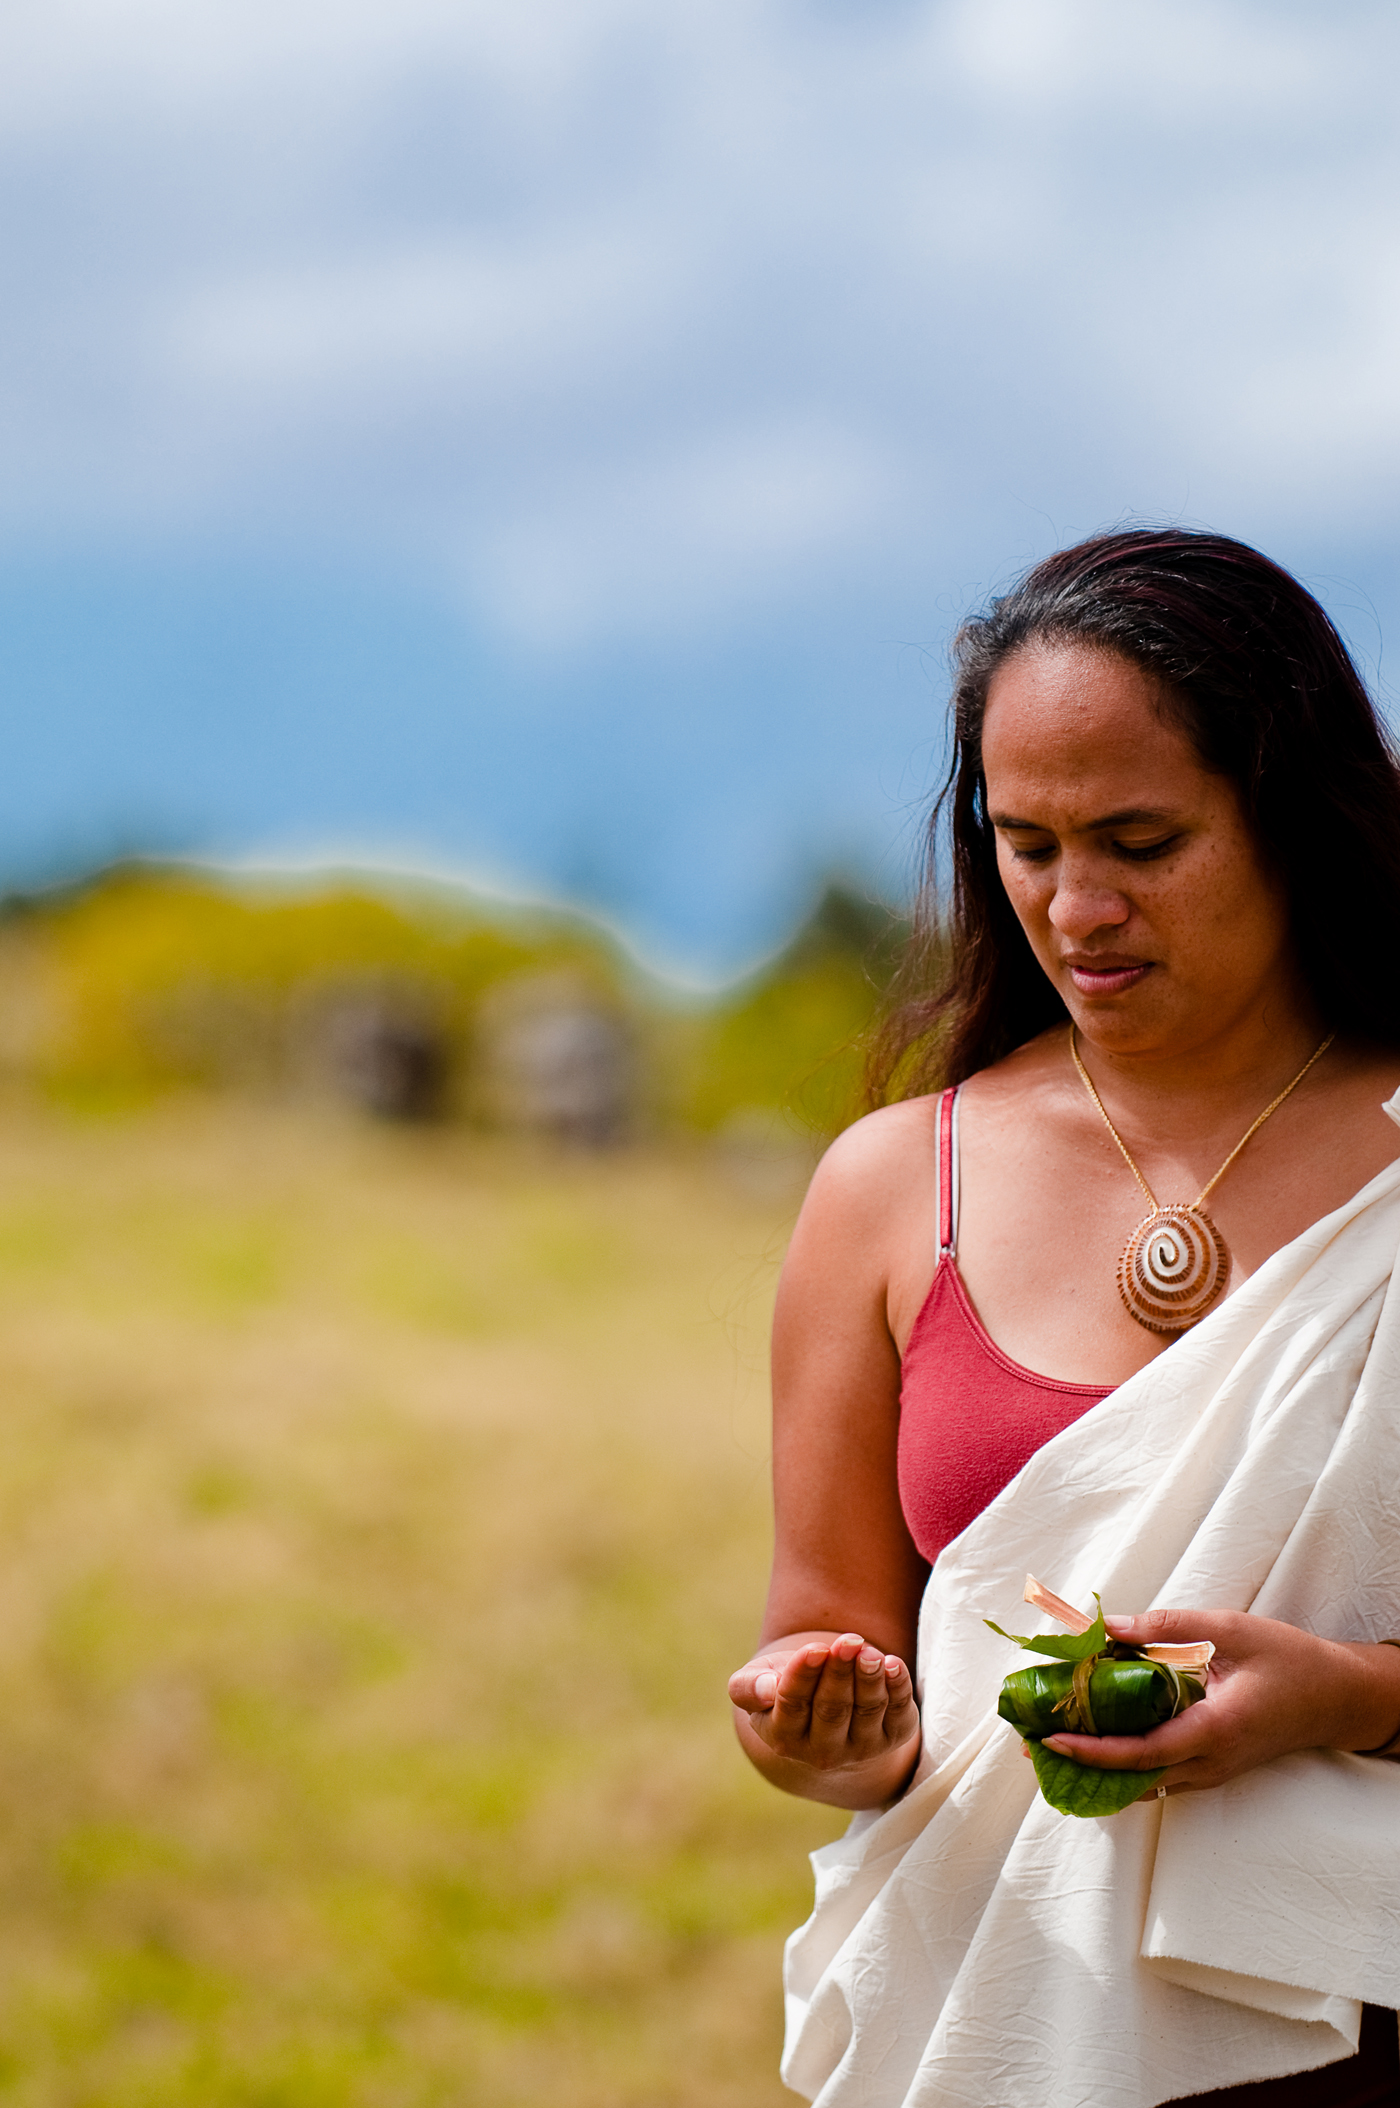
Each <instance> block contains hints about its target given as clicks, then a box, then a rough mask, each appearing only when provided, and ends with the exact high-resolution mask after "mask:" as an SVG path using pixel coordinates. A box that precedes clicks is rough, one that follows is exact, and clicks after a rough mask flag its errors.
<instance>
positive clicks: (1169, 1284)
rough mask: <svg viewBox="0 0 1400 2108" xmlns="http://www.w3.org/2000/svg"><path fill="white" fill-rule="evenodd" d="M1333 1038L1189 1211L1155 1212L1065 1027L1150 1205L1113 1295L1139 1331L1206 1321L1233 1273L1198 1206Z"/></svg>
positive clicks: (1179, 1206)
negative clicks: (1117, 1294)
mask: <svg viewBox="0 0 1400 2108" xmlns="http://www.w3.org/2000/svg"><path fill="white" fill-rule="evenodd" d="M1336 1036H1337V1035H1336V1033H1335V1032H1329V1033H1328V1035H1327V1037H1326V1039H1324V1040H1323V1042H1322V1045H1321V1046H1320V1047H1318V1048H1317V1049H1316V1051H1315V1052H1314V1053H1312V1054H1310V1055H1309V1056H1308V1058H1307V1060H1306V1061H1305V1062H1304V1063H1303V1066H1302V1068H1301V1069H1299V1071H1298V1073H1297V1075H1296V1076H1295V1077H1294V1078H1293V1081H1292V1082H1291V1083H1290V1084H1289V1085H1288V1086H1287V1088H1286V1089H1284V1090H1281V1091H1280V1092H1279V1094H1278V1096H1277V1098H1275V1099H1274V1100H1273V1102H1272V1104H1270V1105H1266V1106H1265V1107H1264V1110H1263V1112H1262V1113H1260V1115H1259V1118H1258V1119H1257V1120H1256V1121H1255V1123H1254V1125H1253V1126H1252V1127H1251V1128H1250V1130H1249V1132H1248V1133H1247V1134H1245V1135H1242V1136H1241V1137H1240V1140H1239V1141H1238V1142H1236V1144H1235V1146H1234V1148H1233V1149H1232V1150H1231V1151H1230V1154H1229V1155H1228V1156H1227V1157H1226V1159H1225V1161H1224V1163H1223V1164H1222V1165H1221V1167H1220V1169H1219V1170H1218V1171H1217V1172H1216V1174H1215V1177H1214V1178H1212V1179H1207V1181H1206V1183H1205V1185H1204V1186H1202V1188H1201V1190H1200V1192H1199V1193H1198V1194H1197V1195H1196V1198H1195V1199H1194V1200H1193V1201H1192V1202H1190V1204H1189V1205H1188V1204H1187V1203H1186V1202H1184V1201H1175V1202H1173V1203H1172V1205H1171V1206H1170V1207H1167V1208H1164V1207H1161V1206H1159V1204H1158V1201H1157V1196H1156V1194H1155V1193H1154V1192H1153V1191H1152V1188H1151V1187H1150V1186H1149V1185H1148V1183H1147V1180H1146V1179H1145V1178H1144V1177H1143V1175H1142V1173H1141V1172H1140V1171H1139V1170H1138V1167H1137V1165H1136V1164H1135V1163H1134V1162H1133V1160H1132V1157H1131V1156H1130V1155H1129V1154H1128V1145H1127V1143H1126V1142H1125V1141H1124V1140H1123V1137H1122V1135H1120V1134H1119V1132H1118V1129H1117V1128H1116V1127H1115V1126H1114V1124H1113V1122H1112V1121H1111V1120H1110V1119H1109V1117H1108V1112H1107V1110H1106V1108H1105V1106H1104V1102H1103V1099H1102V1098H1101V1097H1100V1096H1099V1094H1098V1092H1097V1091H1096V1090H1095V1089H1094V1084H1093V1079H1092V1077H1091V1076H1090V1074H1089V1072H1088V1070H1087V1069H1086V1068H1085V1066H1084V1064H1083V1062H1082V1061H1081V1060H1080V1059H1079V1047H1078V1045H1077V1042H1076V1034H1075V1029H1074V1026H1073V1025H1071V1026H1070V1028H1069V1051H1070V1054H1071V1055H1072V1056H1073V1059H1074V1066H1075V1067H1076V1068H1077V1069H1078V1071H1079V1074H1080V1078H1081V1080H1082V1082H1083V1085H1084V1088H1085V1090H1086V1091H1087V1092H1088V1093H1089V1096H1090V1097H1091V1098H1092V1099H1093V1101H1094V1103H1095V1105H1097V1107H1098V1109H1099V1111H1100V1113H1101V1114H1102V1115H1103V1124H1104V1126H1105V1127H1106V1128H1107V1129H1108V1131H1109V1133H1110V1134H1111V1135H1112V1137H1113V1139H1114V1141H1115V1142H1116V1143H1117V1144H1118V1147H1119V1149H1120V1150H1121V1151H1122V1154H1123V1161H1124V1163H1125V1164H1126V1165H1127V1167H1128V1169H1129V1170H1130V1171H1131V1172H1132V1174H1133V1177H1134V1178H1135V1179H1136V1180H1137V1182H1138V1184H1139V1185H1140V1186H1141V1187H1142V1190H1143V1192H1144V1193H1145V1194H1146V1195H1147V1205H1148V1207H1149V1208H1150V1209H1151V1210H1152V1213H1151V1214H1150V1215H1146V1216H1144V1217H1143V1220H1142V1221H1141V1222H1140V1223H1139V1224H1138V1226H1137V1228H1136V1229H1135V1230H1134V1231H1133V1234H1132V1236H1131V1237H1130V1238H1129V1239H1128V1241H1127V1243H1126V1244H1125V1245H1124V1247H1123V1250H1122V1252H1121V1253H1120V1255H1119V1259H1118V1293H1119V1295H1120V1296H1121V1297H1122V1298H1123V1301H1124V1302H1125V1303H1126V1305H1127V1307H1128V1313H1129V1315H1130V1316H1131V1317H1135V1318H1136V1319H1137V1321H1138V1323H1139V1324H1140V1325H1145V1326H1146V1327H1147V1329H1148V1331H1149V1332H1185V1331H1186V1330H1187V1329H1188V1328H1189V1327H1190V1326H1192V1325H1194V1324H1195V1323H1196V1322H1197V1321H1198V1319H1200V1318H1203V1317H1204V1316H1205V1314H1206V1312H1207V1311H1208V1310H1209V1309H1210V1306H1211V1304H1212V1303H1213V1302H1214V1301H1215V1299H1216V1297H1217V1296H1218V1295H1219V1293H1220V1291H1221V1289H1222V1288H1223V1287H1224V1286H1225V1282H1226V1280H1227V1278H1228V1276H1229V1272H1230V1253H1229V1248H1228V1246H1227V1245H1226V1243H1225V1239H1224V1238H1223V1237H1222V1236H1221V1234H1220V1232H1219V1230H1218V1229H1217V1228H1216V1227H1215V1224H1214V1223H1213V1222H1212V1221H1211V1219H1210V1217H1209V1215H1203V1214H1202V1213H1201V1203H1202V1201H1203V1200H1204V1199H1205V1198H1206V1196H1207V1194H1208V1193H1210V1192H1211V1191H1212V1189H1213V1188H1214V1187H1216V1186H1218V1185H1219V1184H1220V1181H1221V1179H1222V1178H1224V1176H1225V1174H1226V1172H1227V1171H1228V1170H1229V1168H1230V1166H1231V1165H1232V1164H1233V1163H1234V1161H1235V1158H1236V1157H1237V1156H1238V1155H1239V1153H1240V1151H1241V1150H1242V1149H1243V1148H1244V1145H1245V1143H1246V1142H1249V1141H1252V1140H1253V1139H1254V1137H1255V1135H1257V1134H1258V1132H1259V1130H1260V1128H1261V1127H1262V1126H1263V1125H1264V1122H1265V1121H1266V1120H1267V1119H1268V1117H1269V1115H1270V1113H1276V1112H1277V1111H1278V1109H1279V1107H1280V1106H1281V1105H1282V1103H1283V1101H1284V1099H1285V1098H1286V1097H1288V1095H1289V1093H1290V1092H1292V1091H1296V1090H1297V1088H1298V1086H1299V1084H1300V1083H1301V1082H1302V1080H1303V1078H1304V1077H1305V1076H1306V1075H1307V1073H1308V1070H1309V1069H1310V1068H1311V1067H1312V1065H1313V1063H1314V1062H1315V1061H1321V1059H1322V1057H1323V1055H1324V1054H1325V1053H1326V1052H1327V1049H1328V1048H1329V1047H1330V1046H1331V1044H1332V1042H1333V1040H1334V1039H1335V1038H1336Z"/></svg>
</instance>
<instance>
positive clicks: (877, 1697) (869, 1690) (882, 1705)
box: [850, 1647, 889, 1757]
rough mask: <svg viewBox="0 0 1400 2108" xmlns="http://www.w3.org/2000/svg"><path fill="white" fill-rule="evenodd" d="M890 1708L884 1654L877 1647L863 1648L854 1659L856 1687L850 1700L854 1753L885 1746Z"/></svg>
mask: <svg viewBox="0 0 1400 2108" xmlns="http://www.w3.org/2000/svg"><path fill="white" fill-rule="evenodd" d="M888 1710H889V1689H888V1686H887V1684H886V1681H885V1657H884V1655H883V1654H881V1652H880V1650H879V1648H878V1647H862V1648H861V1650H860V1653H859V1654H858V1655H857V1656H856V1659H855V1688H854V1691H853V1694H852V1699H851V1727H850V1739H851V1747H852V1751H853V1754H854V1755H856V1756H858V1757H868V1756H874V1755H875V1754H876V1753H877V1752H879V1751H882V1750H883V1749H884V1748H885V1747H886V1739H885V1715H886V1713H887V1711H888Z"/></svg>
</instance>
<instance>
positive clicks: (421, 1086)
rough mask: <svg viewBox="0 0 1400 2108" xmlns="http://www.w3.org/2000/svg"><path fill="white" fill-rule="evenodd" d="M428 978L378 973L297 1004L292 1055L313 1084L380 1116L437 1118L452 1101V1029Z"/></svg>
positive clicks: (377, 1116)
mask: <svg viewBox="0 0 1400 2108" xmlns="http://www.w3.org/2000/svg"><path fill="white" fill-rule="evenodd" d="M441 1008H442V1006H441V1004H440V1003H439V1002H438V1001H436V1000H435V991H434V990H433V989H432V988H431V986H426V987H425V986H416V985H415V984H413V983H412V982H405V981H394V980H392V979H387V978H381V979H379V980H374V979H370V980H366V981H363V982H360V983H355V982H353V981H352V982H349V983H347V984H346V985H344V986H342V987H338V988H332V989H329V990H324V989H323V990H317V991H316V997H315V1000H314V1001H313V1002H311V1003H309V1004H303V1005H301V1006H300V1007H299V1008H297V1007H296V1006H294V1018H295V1023H294V1026H293V1034H292V1042H293V1043H292V1059H293V1061H294V1062H299V1065H300V1067H301V1070H302V1073H303V1074H304V1075H308V1076H309V1077H310V1078H311V1080H312V1083H313V1087H319V1089H320V1090H322V1091H324V1092H327V1093H329V1094H330V1095H331V1096H333V1097H336V1098H339V1099H341V1100H343V1101H344V1103H346V1104H347V1105H353V1106H356V1107H358V1109H359V1110H360V1111H361V1112H366V1113H372V1114H373V1115H374V1116H375V1117H376V1118H378V1119H381V1120H433V1119H437V1118H438V1117H439V1116H440V1115H441V1114H443V1113H444V1111H446V1109H447V1102H448V1089H449V1084H450V1080H451V1073H452V1049H451V1042H450V1034H449V1031H448V1027H447V1025H446V1022H445V1020H444V1018H443V1016H442V1014H441Z"/></svg>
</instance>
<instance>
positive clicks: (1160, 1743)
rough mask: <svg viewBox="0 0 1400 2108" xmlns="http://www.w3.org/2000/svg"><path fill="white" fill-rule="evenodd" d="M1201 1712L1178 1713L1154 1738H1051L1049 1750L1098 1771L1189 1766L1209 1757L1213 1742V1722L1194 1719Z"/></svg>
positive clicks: (1078, 1736) (1151, 1769) (1157, 1730)
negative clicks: (1201, 1758)
mask: <svg viewBox="0 0 1400 2108" xmlns="http://www.w3.org/2000/svg"><path fill="white" fill-rule="evenodd" d="M1200 1710H1201V1708H1199V1707H1196V1706H1192V1707H1191V1709H1190V1711H1189V1712H1185V1713H1178V1715H1177V1717H1176V1719H1175V1720H1167V1721H1165V1722H1164V1723H1163V1724H1162V1726H1161V1727H1154V1728H1153V1730H1152V1732H1151V1734H1150V1735H1047V1736H1046V1737H1045V1746H1046V1748H1047V1749H1053V1750H1054V1751H1055V1753H1056V1755H1057V1756H1061V1757H1073V1759H1074V1761H1075V1763H1076V1764H1088V1765H1091V1766H1092V1767H1093V1768H1094V1769H1095V1770H1098V1771H1155V1770H1156V1769H1157V1767H1158V1765H1161V1764H1185V1763H1187V1762H1189V1760H1190V1759H1191V1758H1192V1757H1199V1756H1203V1755H1205V1753H1206V1752H1207V1750H1208V1749H1209V1747H1210V1742H1211V1725H1210V1722H1209V1720H1198V1719H1193V1718H1192V1715H1193V1714H1195V1713H1197V1712H1198V1711H1200Z"/></svg>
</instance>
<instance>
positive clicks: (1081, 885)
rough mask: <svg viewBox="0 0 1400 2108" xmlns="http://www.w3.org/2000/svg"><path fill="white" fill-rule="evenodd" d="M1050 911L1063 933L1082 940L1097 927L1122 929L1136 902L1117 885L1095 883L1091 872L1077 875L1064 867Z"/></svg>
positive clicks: (1055, 926)
mask: <svg viewBox="0 0 1400 2108" xmlns="http://www.w3.org/2000/svg"><path fill="white" fill-rule="evenodd" d="M1049 912H1050V921H1051V924H1052V926H1053V927H1054V928H1055V929H1057V930H1058V931H1059V932H1060V935H1061V936H1062V937H1068V938H1070V939H1072V940H1075V941H1082V940H1083V939H1084V938H1086V937H1092V936H1093V935H1094V933H1095V931H1096V930H1106V929H1112V930H1116V929H1121V928H1122V927H1123V924H1124V923H1125V922H1126V921H1127V920H1128V919H1129V917H1130V916H1131V914H1132V912H1133V904H1132V902H1131V901H1130V900H1129V899H1128V897H1127V895H1126V894H1124V893H1120V892H1118V891H1117V889H1116V888H1114V887H1112V886H1105V885H1098V884H1095V883H1094V881H1093V880H1092V879H1091V878H1090V877H1089V875H1088V873H1087V872H1085V873H1083V874H1080V875H1076V874H1074V873H1072V872H1069V871H1065V870H1063V869H1062V871H1061V873H1060V880H1059V884H1058V885H1057V886H1056V888H1055V897H1054V899H1053V900H1052V901H1051V903H1050V911H1049Z"/></svg>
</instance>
